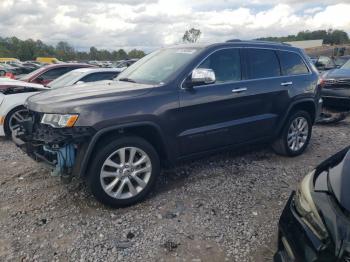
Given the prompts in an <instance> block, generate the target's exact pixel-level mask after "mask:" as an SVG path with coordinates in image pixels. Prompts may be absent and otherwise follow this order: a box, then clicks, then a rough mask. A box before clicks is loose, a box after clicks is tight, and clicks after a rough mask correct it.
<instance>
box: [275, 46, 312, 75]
mask: <svg viewBox="0 0 350 262" xmlns="http://www.w3.org/2000/svg"><path fill="white" fill-rule="evenodd" d="M279 57H280V61H281V68H282V74H283V75H302V74H307V73H309V70H308V68H307V66H306V65H305V63H304V61H303V59H302V58H301V56H300V55H298V54H296V53H292V52H284V51H280V52H279Z"/></svg>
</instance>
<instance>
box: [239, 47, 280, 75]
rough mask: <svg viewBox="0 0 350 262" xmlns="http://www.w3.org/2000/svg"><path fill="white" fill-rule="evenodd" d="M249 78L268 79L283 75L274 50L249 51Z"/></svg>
mask: <svg viewBox="0 0 350 262" xmlns="http://www.w3.org/2000/svg"><path fill="white" fill-rule="evenodd" d="M246 52H247V65H248V78H249V79H257V78H266V77H275V76H280V75H281V69H280V65H279V61H278V58H277V54H276V52H275V51H273V50H266V49H247V50H246Z"/></svg>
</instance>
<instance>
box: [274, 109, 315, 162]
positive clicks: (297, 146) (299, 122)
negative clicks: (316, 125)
mask: <svg viewBox="0 0 350 262" xmlns="http://www.w3.org/2000/svg"><path fill="white" fill-rule="evenodd" d="M311 133H312V121H311V117H310V114H309V113H308V112H306V111H297V112H293V113H292V114H291V115H290V117H289V118H288V120H287V122H286V125H285V126H284V127H283V130H282V132H281V134H280V136H279V137H278V138H277V139H276V141H275V142H274V143H273V144H272V148H273V150H274V151H275V152H276V153H277V154H279V155H283V156H291V157H294V156H299V155H301V154H302V153H303V152H304V151H305V149H306V148H307V146H308V144H309V142H310V138H311Z"/></svg>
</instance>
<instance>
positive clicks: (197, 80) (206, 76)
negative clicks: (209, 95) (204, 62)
mask: <svg viewBox="0 0 350 262" xmlns="http://www.w3.org/2000/svg"><path fill="white" fill-rule="evenodd" d="M215 81H216V77H215V73H214V71H213V70H212V69H207V68H196V69H194V70H193V71H192V74H191V84H192V85H193V86H196V85H208V84H213V83H215Z"/></svg>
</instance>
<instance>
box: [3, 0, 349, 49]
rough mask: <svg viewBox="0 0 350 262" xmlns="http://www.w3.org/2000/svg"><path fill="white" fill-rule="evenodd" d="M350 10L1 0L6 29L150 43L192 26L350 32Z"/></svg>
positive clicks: (182, 0)
mask: <svg viewBox="0 0 350 262" xmlns="http://www.w3.org/2000/svg"><path fill="white" fill-rule="evenodd" d="M305 2H307V3H305ZM347 2H348V1H347ZM349 13H350V4H347V3H345V1H337V0H332V1H331V0H310V1H301V0H271V1H269V4H268V5H267V4H266V1H262V0H250V1H243V0H217V1H212V0H210V1H209V0H192V1H188V0H173V1H169V0H131V1H129V0H100V1H95V0H84V1H80V0H0V32H1V33H0V36H13V35H15V36H17V37H19V38H22V39H26V38H35V39H41V40H43V41H45V42H48V43H51V44H55V43H56V42H57V41H61V40H63V41H68V42H70V43H71V44H73V46H74V47H76V48H89V47H90V46H96V47H98V48H108V49H117V48H129V49H130V48H134V47H137V48H144V49H146V50H150V49H154V48H157V47H160V46H164V45H170V44H174V43H178V42H180V41H181V37H182V35H183V33H184V31H185V30H186V29H189V28H190V27H196V28H199V29H201V31H202V33H203V34H202V41H210V42H213V41H223V40H226V39H232V38H243V39H249V38H256V37H262V36H281V35H288V34H295V33H297V32H299V31H301V30H316V29H328V28H334V29H338V28H339V29H343V30H345V31H347V32H350V16H349V15H348V14H349Z"/></svg>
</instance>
